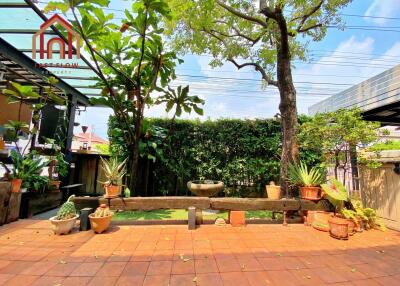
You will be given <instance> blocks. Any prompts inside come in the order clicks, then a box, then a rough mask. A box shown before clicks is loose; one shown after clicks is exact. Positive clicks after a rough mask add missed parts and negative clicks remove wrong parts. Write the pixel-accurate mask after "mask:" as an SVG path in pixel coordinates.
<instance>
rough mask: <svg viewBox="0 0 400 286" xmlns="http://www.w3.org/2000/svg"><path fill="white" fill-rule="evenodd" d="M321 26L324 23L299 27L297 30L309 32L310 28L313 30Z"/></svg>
mask: <svg viewBox="0 0 400 286" xmlns="http://www.w3.org/2000/svg"><path fill="white" fill-rule="evenodd" d="M320 27H322V24H321V23H318V24H315V25H312V26H310V27H307V28H304V29H297V32H299V33H305V32H308V31H310V30H313V29H316V28H320Z"/></svg>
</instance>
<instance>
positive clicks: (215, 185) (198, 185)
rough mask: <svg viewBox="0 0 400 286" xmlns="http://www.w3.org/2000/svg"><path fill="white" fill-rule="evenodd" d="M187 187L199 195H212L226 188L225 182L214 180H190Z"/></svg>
mask: <svg viewBox="0 0 400 286" xmlns="http://www.w3.org/2000/svg"><path fill="white" fill-rule="evenodd" d="M187 187H188V189H189V191H190V192H192V193H193V194H195V195H196V196H198V197H212V196H215V195H216V194H218V193H219V192H220V191H222V190H223V189H224V183H223V182H221V181H212V180H205V181H189V182H188V183H187Z"/></svg>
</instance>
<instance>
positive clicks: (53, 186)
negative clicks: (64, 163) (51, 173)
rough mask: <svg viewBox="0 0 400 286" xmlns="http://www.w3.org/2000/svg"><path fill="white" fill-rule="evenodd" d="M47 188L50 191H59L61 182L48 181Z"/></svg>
mask: <svg viewBox="0 0 400 286" xmlns="http://www.w3.org/2000/svg"><path fill="white" fill-rule="evenodd" d="M48 184H49V188H50V190H53V191H54V190H59V189H60V184H61V181H49V183H48Z"/></svg>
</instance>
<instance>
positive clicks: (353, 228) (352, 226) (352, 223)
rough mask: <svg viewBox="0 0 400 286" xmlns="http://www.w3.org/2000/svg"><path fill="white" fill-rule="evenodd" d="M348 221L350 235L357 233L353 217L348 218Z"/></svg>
mask: <svg viewBox="0 0 400 286" xmlns="http://www.w3.org/2000/svg"><path fill="white" fill-rule="evenodd" d="M347 222H348V224H349V235H353V234H354V233H355V227H356V224H355V223H354V221H353V220H352V219H347Z"/></svg>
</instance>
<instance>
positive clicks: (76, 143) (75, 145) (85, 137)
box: [72, 132, 110, 152]
mask: <svg viewBox="0 0 400 286" xmlns="http://www.w3.org/2000/svg"><path fill="white" fill-rule="evenodd" d="M98 144H107V145H108V144H110V142H109V141H107V140H105V139H103V138H101V137H100V136H98V135H96V134H95V133H92V132H86V133H79V134H77V135H74V137H73V138H72V151H73V152H74V151H78V150H81V149H84V146H87V148H90V150H91V151H97V152H100V150H97V149H96V145H98Z"/></svg>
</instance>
